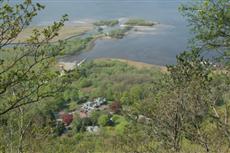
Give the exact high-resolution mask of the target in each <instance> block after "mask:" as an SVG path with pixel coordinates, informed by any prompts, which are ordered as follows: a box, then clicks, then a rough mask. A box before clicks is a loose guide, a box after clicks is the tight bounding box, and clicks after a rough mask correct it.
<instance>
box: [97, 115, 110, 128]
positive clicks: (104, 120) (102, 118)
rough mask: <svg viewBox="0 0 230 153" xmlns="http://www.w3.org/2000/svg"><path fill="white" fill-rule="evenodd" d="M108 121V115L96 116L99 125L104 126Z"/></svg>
mask: <svg viewBox="0 0 230 153" xmlns="http://www.w3.org/2000/svg"><path fill="white" fill-rule="evenodd" d="M108 121H109V116H108V115H101V116H100V117H99V118H98V124H99V125H100V126H102V127H103V126H106V125H107V124H108Z"/></svg>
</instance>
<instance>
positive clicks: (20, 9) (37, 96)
mask: <svg viewBox="0 0 230 153" xmlns="http://www.w3.org/2000/svg"><path fill="white" fill-rule="evenodd" d="M18 3H19V4H15V5H11V4H10V3H9V1H8V0H0V120H1V121H4V124H0V133H1V135H3V138H1V142H0V149H1V152H18V153H22V152H25V151H28V150H29V148H28V146H31V147H32V145H31V142H34V141H37V142H38V141H39V140H40V139H43V138H44V137H43V136H44V135H47V134H48V133H49V134H50V131H51V130H50V127H49V126H48V124H47V123H44V124H41V123H39V124H37V122H36V119H38V118H37V113H38V112H39V111H38V110H39V108H40V109H43V108H44V107H43V104H44V105H46V104H47V103H48V102H50V101H52V100H55V98H56V97H57V96H58V95H60V94H61V93H62V92H63V91H64V90H65V88H66V86H67V85H69V84H70V83H71V82H72V81H73V78H74V77H73V76H78V72H76V71H72V72H66V74H65V75H60V70H59V69H57V62H56V57H57V56H58V55H59V54H60V52H61V51H62V49H63V42H62V41H59V42H57V43H51V40H52V39H53V38H54V37H56V36H57V35H58V31H59V30H60V29H61V28H62V27H63V26H64V22H65V21H67V16H66V15H64V16H63V17H62V18H61V20H60V21H59V22H54V24H53V25H50V26H48V27H47V28H44V29H40V30H38V29H34V30H33V33H32V34H31V36H30V38H28V39H27V40H26V41H25V44H24V45H20V44H16V45H13V44H12V43H13V42H14V40H15V39H16V38H17V37H18V36H19V34H20V33H21V32H22V31H23V29H25V28H26V27H28V26H29V25H30V23H31V21H32V19H33V18H34V17H35V16H36V15H37V13H38V12H39V11H40V10H42V9H44V6H43V5H41V4H39V3H33V2H32V1H31V0H24V1H23V2H21V3H20V2H18ZM76 78H77V77H76ZM41 102H44V103H41ZM36 109H37V110H36ZM35 118H36V119H35ZM46 126H47V127H46ZM43 130H44V131H46V132H43ZM39 134H40V135H39ZM38 135H39V139H36V137H38ZM5 138H6V139H5ZM8 142H10V143H8ZM9 145H10V146H12V147H9ZM16 146H17V148H15V147H16ZM26 146H27V147H26Z"/></svg>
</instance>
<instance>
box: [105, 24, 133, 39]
mask: <svg viewBox="0 0 230 153" xmlns="http://www.w3.org/2000/svg"><path fill="white" fill-rule="evenodd" d="M131 29H132V28H131V27H125V28H122V29H115V30H112V31H110V32H109V34H108V36H109V37H111V38H116V39H122V38H123V37H124V36H125V35H126V33H127V32H128V31H129V30H131Z"/></svg>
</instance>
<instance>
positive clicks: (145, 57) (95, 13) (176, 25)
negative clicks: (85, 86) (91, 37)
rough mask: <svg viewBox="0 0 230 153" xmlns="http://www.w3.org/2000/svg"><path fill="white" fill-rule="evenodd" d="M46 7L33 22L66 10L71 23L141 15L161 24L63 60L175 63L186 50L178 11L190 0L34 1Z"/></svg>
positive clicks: (54, 17)
mask: <svg viewBox="0 0 230 153" xmlns="http://www.w3.org/2000/svg"><path fill="white" fill-rule="evenodd" d="M37 2H40V3H42V4H44V5H46V9H45V10H44V11H42V12H41V13H40V14H39V15H38V16H37V17H36V18H35V19H34V21H33V24H36V25H43V24H48V23H51V22H52V21H54V20H57V19H58V18H60V16H61V15H63V14H65V13H67V14H68V15H69V18H70V21H71V22H74V23H78V22H79V23H80V22H87V21H96V20H102V19H127V18H143V19H146V20H152V21H156V22H159V23H160V26H158V27H157V28H156V30H154V31H152V32H149V31H147V32H144V33H140V34H130V35H128V36H126V37H125V38H123V39H121V40H97V41H96V44H95V46H94V47H93V49H92V50H91V51H88V52H84V53H82V54H80V55H73V56H71V57H66V58H64V60H66V61H70V62H71V61H76V60H81V59H84V58H88V59H94V58H101V57H106V58H123V59H129V60H135V61H140V62H145V63H150V64H158V65H165V64H174V63H175V61H176V59H175V57H176V55H177V54H179V53H180V52H182V51H183V50H185V49H186V45H187V42H188V39H189V32H188V28H187V27H186V24H187V23H186V21H185V19H184V18H183V17H182V16H181V15H180V13H179V12H178V7H179V5H180V4H181V3H186V2H189V0H37Z"/></svg>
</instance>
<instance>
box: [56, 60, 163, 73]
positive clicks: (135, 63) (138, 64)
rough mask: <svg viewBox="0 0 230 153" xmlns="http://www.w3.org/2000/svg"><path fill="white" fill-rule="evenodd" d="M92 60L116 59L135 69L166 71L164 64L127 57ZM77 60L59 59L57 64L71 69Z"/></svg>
mask: <svg viewBox="0 0 230 153" xmlns="http://www.w3.org/2000/svg"><path fill="white" fill-rule="evenodd" d="M94 61H98V62H100V61H101V62H104V61H118V62H121V63H125V64H127V65H129V66H133V67H135V68H137V69H152V68H154V69H159V70H160V71H161V72H164V73H166V72H167V68H166V67H165V66H160V65H153V64H148V63H144V62H138V61H133V60H127V59H120V58H97V59H94ZM77 62H78V61H74V62H64V61H60V62H58V63H59V65H62V66H63V68H64V69H65V70H72V69H74V68H75V67H76V65H77Z"/></svg>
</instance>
